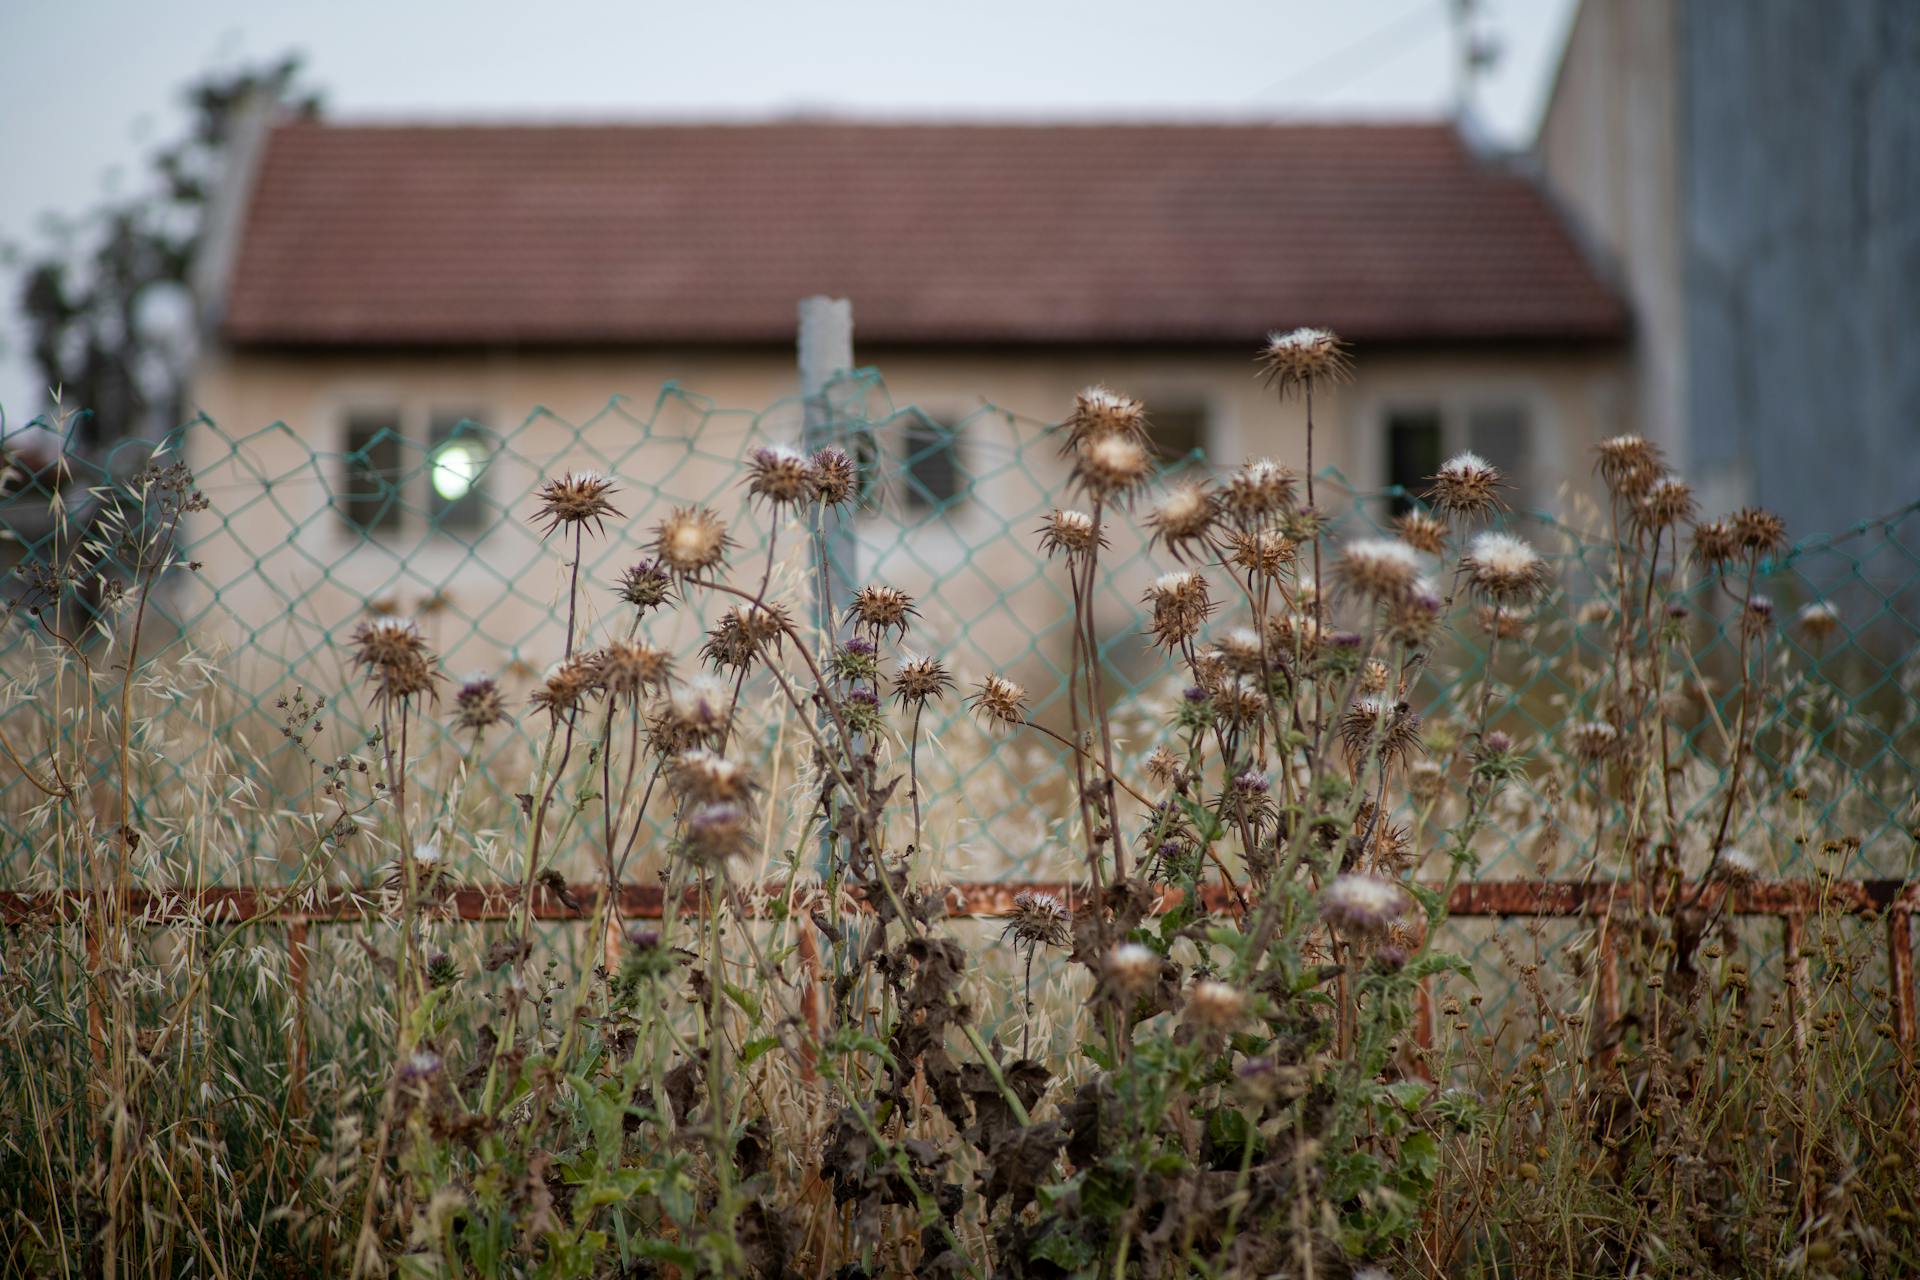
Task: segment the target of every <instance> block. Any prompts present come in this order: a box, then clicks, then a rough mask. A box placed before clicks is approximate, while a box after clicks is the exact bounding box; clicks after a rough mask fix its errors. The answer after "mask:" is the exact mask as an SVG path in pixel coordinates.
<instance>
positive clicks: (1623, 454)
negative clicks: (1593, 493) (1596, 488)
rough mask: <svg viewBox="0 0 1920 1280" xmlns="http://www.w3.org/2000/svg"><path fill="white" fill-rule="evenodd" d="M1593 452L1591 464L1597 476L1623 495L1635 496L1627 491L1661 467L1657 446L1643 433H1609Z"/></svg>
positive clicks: (1656, 472)
mask: <svg viewBox="0 0 1920 1280" xmlns="http://www.w3.org/2000/svg"><path fill="white" fill-rule="evenodd" d="M1594 453H1595V454H1596V455H1597V460H1596V462H1595V466H1596V467H1597V469H1598V470H1599V472H1600V478H1601V479H1602V480H1604V481H1605V482H1606V484H1607V487H1608V488H1609V489H1611V490H1613V491H1614V492H1615V493H1618V494H1620V495H1621V496H1623V497H1632V496H1637V495H1636V494H1633V493H1631V492H1629V490H1632V489H1634V488H1637V487H1640V486H1642V485H1644V483H1645V481H1646V480H1647V479H1650V478H1652V477H1654V476H1657V475H1659V474H1660V470H1661V468H1662V467H1663V466H1665V461H1664V459H1662V457H1661V456H1660V449H1659V447H1658V446H1657V445H1655V444H1654V443H1653V442H1652V441H1651V440H1648V439H1647V438H1646V437H1645V436H1638V435H1631V434H1629V435H1618V436H1613V437H1611V438H1609V439H1606V440H1602V441H1601V442H1600V444H1599V445H1598V446H1597V447H1596V448H1595V449H1594ZM1623 486H1624V487H1623Z"/></svg>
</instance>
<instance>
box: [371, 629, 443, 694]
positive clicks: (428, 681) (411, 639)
mask: <svg viewBox="0 0 1920 1280" xmlns="http://www.w3.org/2000/svg"><path fill="white" fill-rule="evenodd" d="M351 645H352V649H353V663H354V665H355V666H357V667H359V668H360V669H361V670H362V671H363V672H364V673H365V675H366V677H367V682H368V684H370V685H371V686H372V688H373V699H372V700H373V702H374V704H375V705H377V706H389V707H390V706H392V705H394V704H395V703H404V702H406V701H408V700H409V699H413V698H418V697H420V696H421V695H422V694H425V695H427V696H428V697H429V698H431V697H433V696H434V695H435V688H434V685H435V682H436V681H438V680H439V679H440V675H439V673H438V672H436V671H435V670H434V669H433V668H434V663H435V662H436V659H435V658H434V655H433V651H432V650H431V649H429V648H428V647H427V642H426V640H425V638H424V637H422V636H421V634H420V629H419V628H418V627H416V626H414V625H413V623H412V622H410V621H407V620H406V619H403V618H383V619H381V620H380V621H378V622H363V623H361V624H360V625H359V626H358V627H356V628H354V632H353V640H352V642H351Z"/></svg>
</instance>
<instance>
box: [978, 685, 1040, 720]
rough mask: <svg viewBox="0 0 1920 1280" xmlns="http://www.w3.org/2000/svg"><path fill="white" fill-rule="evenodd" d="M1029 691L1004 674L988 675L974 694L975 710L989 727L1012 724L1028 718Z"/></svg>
mask: <svg viewBox="0 0 1920 1280" xmlns="http://www.w3.org/2000/svg"><path fill="white" fill-rule="evenodd" d="M1026 701H1027V691H1026V690H1025V689H1022V688H1021V687H1020V686H1019V685H1017V684H1015V683H1014V682H1013V681H1011V680H1009V679H1007V678H1006V677H1004V676H988V677H987V678H986V679H985V680H982V681H981V682H980V687H979V688H978V689H976V690H975V691H974V694H973V699H972V702H973V710H974V712H975V713H976V714H978V715H979V716H981V717H983V718H984V719H985V720H986V721H987V726H988V727H989V728H993V727H997V726H1002V725H1005V726H1012V725H1017V724H1020V723H1021V722H1022V721H1024V720H1025V719H1026Z"/></svg>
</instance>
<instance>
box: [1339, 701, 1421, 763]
mask: <svg viewBox="0 0 1920 1280" xmlns="http://www.w3.org/2000/svg"><path fill="white" fill-rule="evenodd" d="M1340 737H1341V740H1342V741H1343V742H1345V744H1346V748H1347V759H1348V761H1349V762H1350V763H1352V764H1354V765H1355V766H1358V765H1359V764H1361V763H1362V762H1364V761H1366V760H1368V759H1370V758H1371V757H1372V754H1373V753H1374V752H1375V751H1378V752H1379V754H1380V764H1381V767H1382V768H1390V767H1392V766H1394V765H1397V764H1404V763H1405V762H1406V760H1407V758H1408V757H1409V756H1411V755H1412V754H1413V753H1414V752H1415V751H1420V750H1424V747H1423V744H1422V743H1421V741H1420V716H1419V713H1418V712H1416V711H1414V710H1413V709H1412V708H1411V707H1409V706H1408V705H1407V704H1406V703H1404V702H1388V701H1387V700H1386V698H1385V697H1383V696H1380V695H1372V696H1368V697H1361V698H1355V699H1354V700H1353V702H1352V704H1351V705H1349V706H1348V707H1347V711H1346V714H1345V715H1343V716H1342V717H1341V718H1340Z"/></svg>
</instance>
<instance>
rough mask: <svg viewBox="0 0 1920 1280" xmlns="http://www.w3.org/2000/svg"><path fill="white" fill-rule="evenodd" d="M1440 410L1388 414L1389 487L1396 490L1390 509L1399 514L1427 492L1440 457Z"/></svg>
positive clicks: (1403, 411) (1401, 410)
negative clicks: (1415, 498)
mask: <svg viewBox="0 0 1920 1280" xmlns="http://www.w3.org/2000/svg"><path fill="white" fill-rule="evenodd" d="M1442 447H1443V446H1442V440H1441V432H1440V411H1439V410H1438V409H1396V410H1394V411H1393V412H1391V413H1389V414H1388V415H1387V477H1386V478H1387V484H1388V486H1389V487H1390V488H1391V489H1392V490H1393V492H1392V494H1391V496H1390V497H1389V499H1388V509H1389V511H1390V512H1391V513H1392V514H1393V515H1396V516H1397V515H1399V514H1400V513H1401V512H1403V511H1405V510H1407V509H1408V508H1409V507H1411V506H1412V505H1413V498H1414V497H1417V496H1419V495H1420V494H1423V493H1425V492H1426V490H1427V486H1428V482H1429V481H1430V480H1431V479H1432V478H1433V474H1434V473H1435V472H1436V471H1438V470H1440V464H1441V462H1443V461H1444V460H1445V459H1444V458H1442V456H1441V451H1442Z"/></svg>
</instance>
